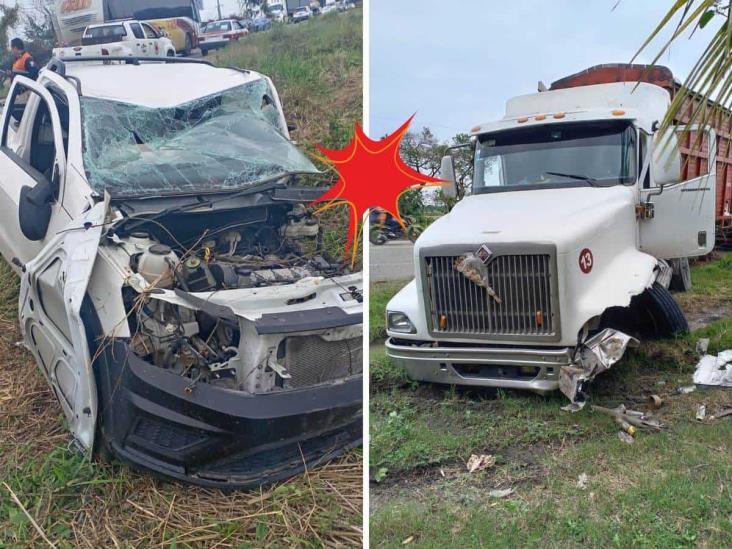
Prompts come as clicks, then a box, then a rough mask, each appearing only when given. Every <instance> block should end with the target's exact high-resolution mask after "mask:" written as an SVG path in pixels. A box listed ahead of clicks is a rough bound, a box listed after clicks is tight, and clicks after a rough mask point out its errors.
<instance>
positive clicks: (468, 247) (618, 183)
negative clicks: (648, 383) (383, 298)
mask: <svg viewBox="0 0 732 549" xmlns="http://www.w3.org/2000/svg"><path fill="white" fill-rule="evenodd" d="M610 67H611V68H610V69H608V67H599V68H594V69H590V70H588V71H586V72H585V73H582V74H581V75H575V78H574V79H572V78H570V79H569V80H567V79H565V80H564V81H559V82H557V83H555V84H554V85H553V86H552V88H551V89H549V90H545V91H541V92H539V93H535V94H530V95H525V96H519V97H515V98H512V99H510V100H509V101H508V103H507V106H506V114H505V116H504V117H503V118H502V119H500V120H498V121H494V122H489V123H485V124H480V125H477V126H475V127H474V128H472V130H471V136H472V139H471V144H470V147H471V150H472V154H473V160H474V172H473V177H472V186H471V189H470V193H469V195H468V196H465V197H464V198H462V200H460V201H459V202H458V203H457V204H456V206H455V207H454V208H453V209H452V211H451V212H450V213H449V214H447V215H446V216H444V217H442V218H441V219H439V220H437V221H436V222H435V223H433V224H432V225H431V226H430V227H429V228H428V229H427V230H426V231H425V232H424V233H423V234H422V236H421V237H420V238H419V239H418V240H417V242H416V245H415V252H414V253H415V255H414V261H415V272H416V273H417V276H416V279H415V280H414V281H412V282H411V283H410V284H409V285H407V286H406V287H405V288H404V289H402V290H401V292H399V293H398V294H397V295H396V296H395V297H394V298H393V299H392V300H391V301H390V302H389V304H388V305H387V333H388V336H389V339H388V341H387V345H386V346H387V353H388V355H389V356H390V357H391V358H392V359H393V360H394V361H396V362H397V363H399V364H401V365H402V366H404V367H405V368H406V370H407V372H408V373H409V375H410V376H411V377H413V378H414V379H417V380H422V381H430V382H436V383H447V384H456V385H474V386H488V387H505V388H516V389H527V390H531V391H535V392H538V393H547V392H550V391H553V390H556V389H558V388H561V389H562V390H563V392H565V394H567V396H569V397H570V399H572V400H573V401H575V400H577V399H581V398H582V394H583V393H584V388H583V384H584V382H588V381H590V380H591V379H592V378H593V377H594V375H595V374H596V373H598V372H599V371H602V370H604V369H607V368H609V367H610V366H611V365H612V363H614V362H615V361H616V360H618V359H619V358H620V356H622V353H623V351H624V350H625V348H626V346H627V345H628V344H632V343H633V342H634V341H635V339H634V338H637V337H640V336H643V335H648V336H664V335H671V334H673V333H676V332H680V331H685V330H687V329H688V327H687V325H686V321H685V319H684V317H683V313H681V311H680V310H679V309H678V306H677V305H676V303H675V302H674V301H673V298H672V297H671V295H670V294H669V293H668V290H667V288H668V285H669V283H670V280H671V277H672V276H673V274H674V273H673V269H672V267H671V266H670V265H671V264H674V265H677V266H678V265H682V266H683V264H684V261H685V259H686V258H689V257H694V256H701V255H705V254H707V253H709V252H710V251H711V250H712V248H713V246H714V239H715V200H716V198H715V176H716V163H715V162H713V161H707V160H706V159H713V158H714V157H715V150H716V149H715V139H716V136H715V132H714V130H713V129H709V130H706V131H705V132H704V134H699V133H698V132H696V133H697V135H698V139H693V140H692V141H693V143H692V145H691V146H688V147H686V148H685V147H683V146H682V147H680V146H679V141H678V135H679V132H680V131H681V130H682V129H683V128H681V127H672V128H670V129H669V130H668V131H666V132H665V133H664V134H663V136H661V135H660V133H659V132H658V131H657V130H658V127H659V123H660V121H662V120H663V118H664V115H665V113H666V110H667V109H668V107H669V104H670V101H671V96H670V93H669V91H668V90H667V89H666V88H664V87H663V86H662V85H660V83H659V79H661V78H664V79H666V80H668V78H669V75H670V71H668V70H667V69H665V71H666V72H662V74H661V76H658V74H657V73H653V72H650V74H651V76H650V77H649V76H648V74H649V70H650V68H649V67H639V66H627V65H624V66H610ZM608 72H609V76H608ZM670 78H671V80H673V78H672V77H670ZM688 129H690V130H693V129H694V128H687V130H688ZM692 134H694V132H693V131H692ZM690 149H696V158H699V159H704V166H701V169H699V170H697V172H699V173H698V174H697V173H692V172H690V171H689V170H687V169H684V170H682V164H683V162H682V152H686V153H687V154H688V153H689V152H690ZM682 173H683V174H691V175H692V176H690V177H689V176H687V177H684V176H682ZM442 177H443V179H444V180H446V181H447V182H448V183H447V185H448V186H447V187H446V193H447V194H452V195H454V194H456V189H455V187H454V185H455V183H454V169H453V165H452V158H451V157H450V156H448V157H446V158H445V159H443V174H442ZM456 235H459V237H458V236H456ZM676 274H677V276H678V274H679V273H676ZM610 348H613V349H616V350H617V349H620V352H619V353H614V356H613V357H612V358H608V356H607V355H608V354H613V353H607V352H605V351H607V350H608V349H610ZM588 351H590V353H589V355H591V356H592V357H593V358H591V359H588V356H589V355H588ZM593 361H594V363H593ZM578 378H580V379H579V380H580V383H578V382H577V381H578Z"/></svg>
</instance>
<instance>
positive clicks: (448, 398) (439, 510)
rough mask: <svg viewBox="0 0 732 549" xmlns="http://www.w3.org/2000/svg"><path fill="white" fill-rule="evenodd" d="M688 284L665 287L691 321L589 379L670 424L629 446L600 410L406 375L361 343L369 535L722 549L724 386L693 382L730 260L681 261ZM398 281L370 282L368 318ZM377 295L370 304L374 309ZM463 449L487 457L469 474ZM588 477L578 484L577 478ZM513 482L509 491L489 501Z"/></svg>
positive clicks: (726, 451)
mask: <svg viewBox="0 0 732 549" xmlns="http://www.w3.org/2000/svg"><path fill="white" fill-rule="evenodd" d="M693 280H694V290H693V291H692V292H690V293H687V294H683V295H677V299H678V300H679V302H680V303H681V304H682V306H683V307H684V309H685V311H686V312H687V316H688V317H689V318H690V320H691V321H692V323H693V324H694V325H695V326H696V327H697V329H696V330H695V331H694V332H693V333H692V334H690V335H689V336H686V337H683V338H679V339H676V340H672V341H656V342H644V343H643V344H642V346H641V348H640V349H638V350H636V351H633V352H631V353H629V354H628V356H627V357H626V358H625V359H623V360H622V361H621V362H620V363H618V364H617V365H615V366H614V367H613V369H611V370H610V371H609V372H607V373H605V374H603V375H602V376H600V377H598V378H597V379H596V380H595V383H594V386H593V389H592V398H593V402H594V403H596V404H601V405H605V406H609V407H615V406H617V405H618V404H621V403H622V404H625V405H626V406H628V407H629V408H634V409H639V410H645V409H646V406H647V405H646V402H645V401H646V398H647V395H649V394H651V393H655V394H658V395H660V396H661V397H662V398H663V399H664V405H663V406H662V408H661V409H660V410H658V411H657V412H656V415H657V417H658V418H659V419H661V420H662V421H663V422H664V423H666V424H667V425H668V429H666V430H665V431H663V432H661V433H658V434H649V433H645V432H643V433H639V434H638V435H637V436H636V442H635V443H634V444H632V445H628V444H627V443H625V442H622V441H621V440H620V439H619V438H618V436H617V432H618V428H617V426H616V425H615V424H614V423H613V421H612V420H611V418H609V417H608V416H605V415H602V414H600V413H597V412H592V411H590V410H589V408H588V409H586V410H584V411H582V412H579V413H576V414H570V413H567V412H563V411H561V410H560V407H561V406H563V405H564V404H565V403H566V399H564V397H562V396H561V395H560V394H555V395H551V396H549V397H540V396H537V395H532V394H526V393H521V392H515V391H490V390H455V389H450V388H445V387H437V386H429V385H422V384H417V383H414V382H411V381H409V380H408V379H407V378H406V376H405V375H404V373H403V372H402V371H401V370H400V369H399V368H397V367H396V366H394V365H393V364H391V363H390V362H389V360H388V359H387V358H386V357H385V356H384V353H383V350H379V346H378V344H377V343H375V342H374V343H372V355H371V380H372V385H371V387H372V394H371V403H370V409H371V464H370V466H371V471H370V473H371V478H372V483H371V487H372V489H371V519H370V522H371V540H372V542H373V545H374V546H384V547H397V546H401V545H402V543H403V542H405V541H407V542H408V543H410V544H414V545H419V546H424V547H443V546H445V545H447V544H451V545H453V546H491V547H517V546H518V547H523V546H537V547H544V546H549V547H588V546H589V547H600V546H604V547H608V546H612V547H627V546H645V547H729V546H731V545H732V462H731V461H730V456H731V455H732V417H729V416H728V417H726V418H721V419H716V420H709V421H705V422H698V421H696V419H695V415H696V411H697V407H698V405H699V404H706V406H707V413H708V414H711V415H713V414H715V413H718V412H719V411H720V410H723V409H728V408H732V391H725V390H710V391H702V390H697V391H695V392H693V393H691V394H679V393H678V392H677V389H678V388H679V387H683V386H688V385H690V384H691V374H692V372H693V370H694V366H695V364H696V362H697V360H698V355H697V354H696V352H695V345H696V341H697V340H698V339H699V338H700V337H708V338H710V340H711V342H710V347H709V351H710V352H712V353H716V352H717V351H719V350H723V349H729V348H732V320H730V319H729V318H728V317H732V313H730V312H729V311H730V307H731V306H732V258H731V257H725V258H721V259H717V260H715V261H712V262H708V263H703V264H700V265H697V266H695V267H694V268H693ZM398 287H399V285H395V284H388V285H376V286H375V287H374V288H372V294H371V296H372V297H371V300H372V304H374V306H373V307H372V310H371V322H372V325H375V326H378V327H379V328H377V329H376V331H372V336H378V335H379V329H380V327H381V326H383V321H382V320H381V318H380V316H382V315H383V304H384V303H386V301H388V298H389V296H390V295H392V294H393V293H394V292H395V291H396V290H397V289H398ZM376 304H378V305H376ZM375 350H376V352H374V351H375ZM471 454H491V455H493V456H495V457H496V465H495V466H493V467H490V468H488V469H486V470H484V471H480V472H476V473H472V474H469V473H468V472H467V470H466V462H467V460H468V458H469V457H470V455H471ZM583 474H585V475H587V478H588V480H587V482H586V485H585V487H584V488H580V487H579V486H578V479H579V477H580V475H583ZM508 488H512V489H513V490H514V493H513V494H512V495H510V496H509V497H505V498H497V497H491V496H490V494H489V493H490V491H491V490H494V489H508Z"/></svg>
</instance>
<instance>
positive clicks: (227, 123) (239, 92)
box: [81, 79, 318, 197]
mask: <svg viewBox="0 0 732 549" xmlns="http://www.w3.org/2000/svg"><path fill="white" fill-rule="evenodd" d="M273 97H274V93H273V91H272V89H271V88H270V86H269V84H268V82H267V81H266V80H264V79H259V80H255V81H253V82H249V83H247V84H245V85H243V86H239V87H236V88H233V89H230V90H227V91H224V92H221V93H219V94H216V95H212V96H208V97H203V98H200V99H197V100H195V101H192V102H190V103H185V104H182V105H178V106H176V107H169V108H150V107H144V106H140V105H132V104H129V103H120V102H117V101H109V100H104V99H96V98H91V97H82V98H81V104H82V115H83V130H84V168H85V170H86V174H87V178H88V180H89V183H90V184H91V186H92V188H93V189H94V190H96V191H98V192H100V193H101V192H103V191H105V190H106V191H108V192H109V193H110V194H111V195H112V196H115V197H132V196H150V195H157V196H159V195H165V194H181V193H197V192H217V191H227V190H237V189H241V188H243V187H247V186H251V185H254V184H256V183H258V182H261V181H263V180H268V179H272V178H273V177H277V176H279V175H286V174H292V173H318V171H317V169H316V168H315V166H314V165H313V164H312V163H311V162H310V160H309V159H308V158H307V157H306V156H305V155H304V154H303V153H302V152H301V151H300V150H299V149H298V148H297V147H296V146H295V145H294V144H293V143H292V142H291V141H290V140H289V139H287V138H286V137H285V135H286V133H285V132H286V130H285V128H284V127H283V123H282V118H281V115H280V110H279V109H278V108H277V106H276V104H275V102H274V100H273Z"/></svg>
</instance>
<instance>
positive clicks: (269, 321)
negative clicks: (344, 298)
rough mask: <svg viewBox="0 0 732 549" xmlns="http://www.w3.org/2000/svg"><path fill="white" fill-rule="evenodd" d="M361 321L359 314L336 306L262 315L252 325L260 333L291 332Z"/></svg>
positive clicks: (353, 323) (335, 326) (352, 324)
mask: <svg viewBox="0 0 732 549" xmlns="http://www.w3.org/2000/svg"><path fill="white" fill-rule="evenodd" d="M361 322H363V317H362V315H361V314H348V313H347V312H345V311H344V310H343V309H340V308H338V307H323V308H322V309H314V310H313V309H310V310H307V311H292V312H288V313H271V314H266V315H262V318H260V319H259V320H257V321H256V322H255V323H254V326H255V328H256V329H257V333H258V334H260V335H264V334H291V333H293V332H307V331H312V330H326V329H328V328H339V327H341V326H354V325H356V324H361Z"/></svg>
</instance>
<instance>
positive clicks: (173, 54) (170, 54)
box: [166, 50, 175, 57]
mask: <svg viewBox="0 0 732 549" xmlns="http://www.w3.org/2000/svg"><path fill="white" fill-rule="evenodd" d="M166 55H167V56H168V57H175V52H174V51H173V50H168V53H167V54H166Z"/></svg>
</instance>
